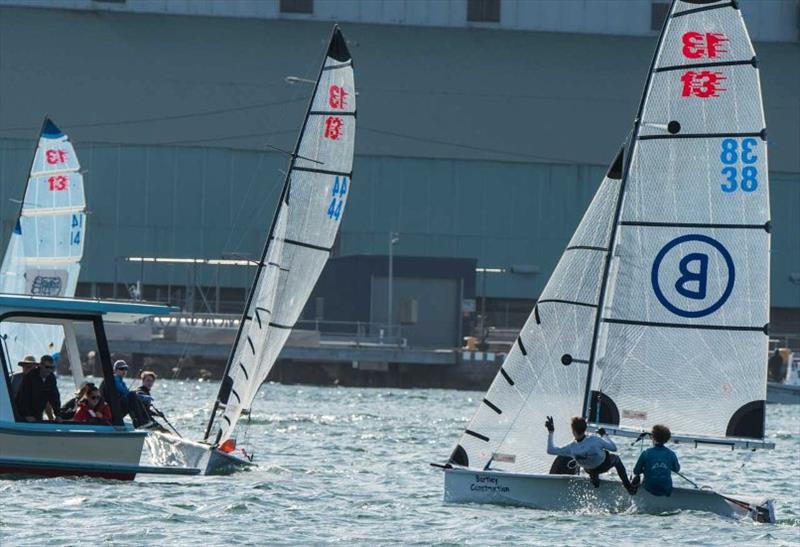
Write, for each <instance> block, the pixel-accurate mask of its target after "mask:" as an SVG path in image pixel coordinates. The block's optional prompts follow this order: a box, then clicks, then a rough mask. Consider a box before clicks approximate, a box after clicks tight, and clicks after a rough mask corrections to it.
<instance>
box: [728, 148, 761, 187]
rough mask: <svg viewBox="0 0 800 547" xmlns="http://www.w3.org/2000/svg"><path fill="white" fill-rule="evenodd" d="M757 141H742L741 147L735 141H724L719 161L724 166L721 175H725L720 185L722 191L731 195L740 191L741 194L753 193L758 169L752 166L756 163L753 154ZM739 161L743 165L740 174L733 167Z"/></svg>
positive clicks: (755, 157) (755, 156)
mask: <svg viewBox="0 0 800 547" xmlns="http://www.w3.org/2000/svg"><path fill="white" fill-rule="evenodd" d="M756 147H758V141H757V140H756V139H751V138H747V139H742V141H741V146H740V144H739V141H737V140H736V139H724V140H723V141H722V150H721V152H720V155H719V159H720V161H721V162H722V164H723V165H724V166H725V167H723V168H722V171H721V173H722V174H723V175H725V182H723V183H722V184H720V188H722V191H723V192H725V193H727V194H731V193H733V192H735V191H736V190H739V189H741V190H742V192H754V191H755V190H756V188H758V168H757V167H756V166H755V165H754V164H755V163H756V161H758V156H757V155H756V154H755V151H756ZM739 160H741V163H742V164H743V167H742V170H741V173H740V172H739V170H738V169H737V167H735V165H736V164H737V163H738V162H739Z"/></svg>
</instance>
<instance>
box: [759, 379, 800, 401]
mask: <svg viewBox="0 0 800 547" xmlns="http://www.w3.org/2000/svg"><path fill="white" fill-rule="evenodd" d="M767 402H768V403H779V404H785V405H800V386H793V385H789V384H779V383H777V382H768V383H767Z"/></svg>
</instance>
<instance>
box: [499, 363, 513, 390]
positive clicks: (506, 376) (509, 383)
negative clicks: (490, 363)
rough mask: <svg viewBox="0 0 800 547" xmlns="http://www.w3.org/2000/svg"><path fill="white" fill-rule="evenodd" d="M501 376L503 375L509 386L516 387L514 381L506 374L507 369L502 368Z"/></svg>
mask: <svg viewBox="0 0 800 547" xmlns="http://www.w3.org/2000/svg"><path fill="white" fill-rule="evenodd" d="M500 374H502V375H503V378H505V379H506V382H508V385H510V386H513V385H514V380H512V379H511V376H509V375H508V373H507V372H506V369H504V368H503V367H500Z"/></svg>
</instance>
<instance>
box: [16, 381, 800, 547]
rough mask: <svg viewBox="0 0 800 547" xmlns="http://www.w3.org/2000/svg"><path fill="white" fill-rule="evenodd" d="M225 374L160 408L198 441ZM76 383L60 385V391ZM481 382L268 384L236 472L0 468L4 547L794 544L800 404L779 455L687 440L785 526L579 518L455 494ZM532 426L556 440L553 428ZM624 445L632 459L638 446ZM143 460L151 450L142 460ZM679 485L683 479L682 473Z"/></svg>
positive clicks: (187, 388) (779, 440)
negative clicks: (468, 386) (94, 475)
mask: <svg viewBox="0 0 800 547" xmlns="http://www.w3.org/2000/svg"><path fill="white" fill-rule="evenodd" d="M217 388H218V384H216V383H213V382H199V381H170V380H161V381H159V382H158V383H157V384H156V388H155V390H154V394H155V395H156V397H157V402H158V405H159V407H160V408H161V409H162V410H163V411H164V412H165V413H166V414H167V415H168V416H169V417H170V421H171V422H172V423H173V424H175V425H176V426H177V428H178V429H179V430H180V431H181V432H182V433H183V434H184V435H185V436H188V437H191V438H198V437H199V436H200V435H201V431H202V430H203V427H204V425H205V421H206V419H207V417H208V414H207V413H208V410H209V402H210V401H211V400H212V399H213V397H214V395H215V394H216V390H217ZM68 392H69V388H68V385H67V384H66V383H64V384H63V389H62V393H68ZM482 395H483V394H482V393H477V392H464V391H444V390H403V389H361V388H358V389H356V388H320V387H308V386H282V385H274V384H270V385H267V386H265V387H264V388H262V390H261V392H260V393H259V395H258V397H257V399H256V403H255V404H254V407H253V411H252V414H251V416H250V419H249V423H248V421H247V419H244V420H243V421H242V422H240V424H241V425H243V426H244V427H241V428H240V429H239V443H240V445H241V444H246V445H247V446H250V447H252V448H253V449H254V453H255V460H256V462H257V463H258V467H257V468H255V469H254V470H251V471H246V472H240V473H238V474H235V475H232V476H227V477H163V476H152V477H147V476H140V477H139V478H137V479H136V481H135V482H130V483H125V482H116V481H109V480H101V479H87V478H53V479H19V480H0V499H2V500H3V504H2V510H0V544H1V545H4V546H5V545H9V546H10V545H43V544H48V545H76V544H79V543H88V544H103V545H145V544H169V545H172V546H178V545H203V546H211V545H231V544H237V543H241V544H252V545H282V544H287V545H288V544H302V545H311V544H327V543H338V544H344V545H381V544H407V545H413V544H419V545H428V544H434V545H436V544H448V545H452V544H475V545H487V544H496V545H520V544H531V545H589V544H592V545H598V544H616V545H631V544H656V543H670V544H681V545H684V544H690V545H730V544H739V545H760V544H763V545H767V544H769V545H796V544H797V543H798V542H800V463H799V461H800V459H799V458H800V406H788V405H779V406H769V407H768V418H767V421H768V423H767V430H768V437H769V439H770V440H771V441H774V442H775V443H776V449H775V450H774V451H759V452H755V453H747V452H741V451H736V452H732V451H728V450H720V449H702V450H696V449H689V448H684V447H680V448H678V449H677V451H678V454H679V457H680V459H681V463H682V467H683V470H684V472H685V474H686V475H687V476H688V477H690V478H692V479H693V480H694V481H696V482H698V483H699V484H702V485H709V486H712V487H714V488H717V489H720V490H722V491H723V492H727V493H739V494H759V495H768V496H770V497H772V498H774V499H775V502H776V512H777V518H778V524H776V525H765V524H757V523H754V522H752V521H750V520H742V521H734V520H728V519H725V518H722V517H718V516H714V515H706V514H698V513H679V514H674V515H662V516H651V515H639V514H604V513H599V512H596V511H592V508H591V507H587V508H586V510H585V512H582V513H579V514H568V513H557V512H544V511H536V510H531V509H524V508H510V507H498V506H479V505H452V504H445V503H444V502H443V501H442V481H443V477H442V474H441V472H440V471H438V470H436V469H435V468H432V467H430V466H429V462H442V461H444V460H445V459H446V457H447V456H448V455H449V453H450V451H451V450H452V448H453V446H454V444H455V442H456V440H457V438H458V437H459V435H460V434H461V432H462V430H463V428H464V427H465V425H466V422H467V420H468V419H469V417H470V416H471V414H472V412H473V411H474V409H475V407H476V405H477V403H478V402H479V401H480V399H481V397H482ZM531 435H533V436H538V437H541V441H542V442H543V443H544V442H546V433H545V430H544V428H543V427H542V424H538V423H537V424H531ZM619 444H621V445H625V448H624V450H623V453H622V455H623V459H624V461H625V463H626V464H627V465H628V467H629V468H631V467H632V466H633V463H634V462H635V459H636V456H637V455H638V451H639V448H638V447H630V446H628V445H629V443H628V442H620V443H619ZM145 459H146V458H145ZM676 481H681V479H680V478H678V477H676Z"/></svg>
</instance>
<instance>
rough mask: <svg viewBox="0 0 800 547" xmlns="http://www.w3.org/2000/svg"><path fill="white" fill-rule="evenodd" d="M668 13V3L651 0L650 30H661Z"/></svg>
mask: <svg viewBox="0 0 800 547" xmlns="http://www.w3.org/2000/svg"><path fill="white" fill-rule="evenodd" d="M667 15H669V4H665V3H663V2H653V3H652V4H650V30H661V27H663V26H664V21H666V19H667Z"/></svg>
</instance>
